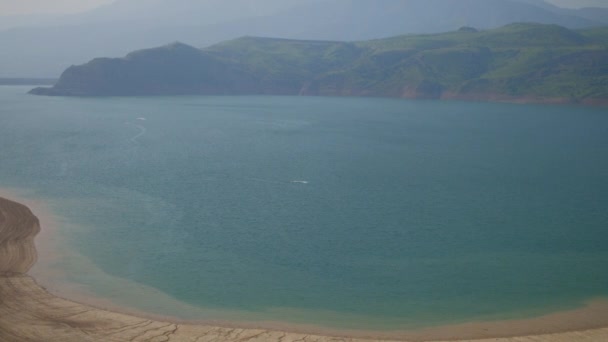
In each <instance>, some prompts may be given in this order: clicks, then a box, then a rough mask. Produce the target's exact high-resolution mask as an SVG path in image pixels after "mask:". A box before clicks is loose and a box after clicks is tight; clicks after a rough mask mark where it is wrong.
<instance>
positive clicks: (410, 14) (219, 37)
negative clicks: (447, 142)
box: [0, 0, 608, 78]
mask: <svg viewBox="0 0 608 342" xmlns="http://www.w3.org/2000/svg"><path fill="white" fill-rule="evenodd" d="M140 2H141V3H142V4H143V3H148V2H145V1H140ZM121 3H122V2H121ZM129 3H130V2H129V1H126V2H124V4H125V5H124V6H126V4H129ZM150 3H153V4H157V5H154V6H152V5H147V6H146V7H142V8H141V10H140V12H141V14H139V15H135V14H137V10H138V8H139V7H137V6H135V5H133V4H132V5H130V6H126V8H123V7H124V6H123V7H121V6H118V4H117V5H116V6H113V7H112V6H107V7H106V8H105V9H104V10H103V11H101V10H98V11H97V12H95V13H89V14H87V15H86V16H85V15H82V16H77V17H70V18H65V19H62V21H59V22H57V23H55V24H53V25H47V26H48V27H38V28H21V29H12V30H10V31H0V45H1V46H3V53H2V54H0V76H1V77H52V78H55V77H57V76H58V75H59V74H60V73H61V71H63V70H64V69H65V68H66V67H68V66H69V65H71V64H80V63H84V62H86V61H88V60H90V59H92V58H94V57H96V56H101V55H104V56H108V57H118V56H122V55H124V54H126V53H128V52H129V51H132V50H134V49H140V48H145V47H147V46H158V45H161V44H163V43H166V42H168V41H175V40H179V41H183V42H185V43H188V44H190V45H193V46H196V47H204V46H210V45H212V44H215V43H218V42H221V41H225V40H229V39H234V38H237V37H240V36H243V35H255V36H274V37H281V38H289V39H313V40H339V41H360V40H367V39H375V38H384V37H390V36H395V35H400V34H406V33H410V34H421V33H439V32H446V31H451V30H456V29H458V28H459V27H461V26H472V27H477V28H479V29H489V28H495V27H500V26H503V25H506V24H509V23H512V22H522V21H526V22H541V23H552V24H559V25H561V26H565V27H568V28H572V29H578V28H584V27H591V26H602V25H608V9H601V10H591V11H586V12H585V11H582V12H579V11H578V10H570V9H560V8H558V7H555V6H551V5H546V6H542V7H541V6H539V5H538V4H534V3H530V1H524V0H459V1H452V0H383V1H381V2H374V1H369V0H314V1H304V0H300V1H298V0H290V1H274V2H273V3H274V4H275V5H273V6H274V7H272V6H270V5H268V8H264V9H263V10H262V9H258V10H250V8H251V3H252V1H247V0H239V4H243V5H242V6H236V5H234V6H232V7H235V8H237V9H240V10H241V11H236V12H235V10H234V9H230V10H229V9H226V8H225V7H230V6H227V5H225V4H223V3H222V2H221V1H219V0H207V1H186V0H184V1H180V4H182V5H180V6H177V5H172V6H169V5H171V4H173V2H171V1H152V2H150ZM167 3H168V4H167ZM190 3H196V4H198V5H196V6H194V7H193V8H190V7H188V6H189V5H188V4H190ZM215 3H219V5H217V6H219V7H214V6H215V5H213V4H215ZM231 3H232V2H231ZM264 3H265V4H266V3H267V2H264ZM537 3H538V2H537ZM222 4H223V5H222ZM212 5H213V6H212ZM142 6H143V5H142ZM205 6H206V7H205ZM271 7H272V8H271ZM582 13H584V15H583V14H582ZM182 14H183V15H182ZM216 17H217V18H216ZM587 17H588V18H587ZM175 18H179V20H178V19H175Z"/></svg>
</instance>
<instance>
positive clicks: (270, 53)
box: [33, 23, 608, 102]
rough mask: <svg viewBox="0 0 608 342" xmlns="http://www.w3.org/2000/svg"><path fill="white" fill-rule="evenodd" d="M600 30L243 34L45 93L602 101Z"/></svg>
mask: <svg viewBox="0 0 608 342" xmlns="http://www.w3.org/2000/svg"><path fill="white" fill-rule="evenodd" d="M607 61H608V28H594V29H586V30H578V31H573V30H569V29H566V28H564V27H560V26H557V25H543V24H532V23H528V24H511V25H508V26H505V27H502V28H499V29H494V30H488V31H476V30H474V29H471V28H463V29H461V30H459V31H456V32H449V33H444V34H434V35H405V36H398V37H392V38H387V39H378V40H371V41H363V42H355V43H345V42H330V41H302V40H287V39H272V38H254V37H244V38H240V39H236V40H232V41H227V42H223V43H220V44H217V45H214V46H212V47H209V48H206V49H202V50H197V49H194V48H192V47H189V46H187V45H184V44H179V43H176V44H171V45H168V46H165V47H161V48H156V49H149V50H142V51H137V52H134V53H131V54H129V55H128V56H127V57H126V58H123V59H95V60H93V61H91V62H89V63H87V64H85V65H82V66H73V67H71V68H69V69H68V70H66V71H65V72H64V74H63V75H62V77H61V79H60V81H59V82H58V83H57V85H56V86H55V87H53V88H52V89H41V88H39V89H36V90H34V91H33V93H36V94H49V95H136V94H142V95H154V94H304V95H338V96H394V97H411V98H463V99H481V100H483V99H486V100H527V101H559V102H584V101H587V102H602V101H607V100H608V63H607Z"/></svg>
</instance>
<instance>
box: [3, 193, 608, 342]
mask: <svg viewBox="0 0 608 342" xmlns="http://www.w3.org/2000/svg"><path fill="white" fill-rule="evenodd" d="M5 194H8V195H9V196H10V197H11V198H17V199H18V200H19V201H20V202H22V203H25V204H26V205H28V206H31V207H32V208H33V209H34V210H35V212H36V213H34V212H32V211H31V210H30V209H29V208H28V207H27V206H25V205H22V204H20V203H16V202H13V201H11V200H7V199H4V198H3V197H0V256H1V257H0V340H3V338H6V339H8V340H17V341H21V340H25V341H27V340H36V338H43V339H44V340H45V341H54V340H57V341H88V340H98V339H100V338H102V339H103V340H109V341H131V340H133V341H135V340H137V341H139V340H141V341H148V340H155V339H158V340H164V341H181V340H194V339H195V338H199V337H201V338H202V339H205V338H209V339H213V338H219V340H222V341H232V340H235V341H236V340H249V339H258V340H264V341H268V340H277V341H279V340H283V341H288V340H292V341H295V340H302V341H306V340H307V339H310V340H314V341H332V340H335V339H336V338H337V337H340V336H350V337H347V338H346V339H347V340H349V341H364V339H365V338H371V339H374V338H375V339H378V338H380V339H395V340H406V341H429V340H445V341H448V340H449V341H456V340H459V339H479V340H481V341H483V340H482V339H483V338H486V339H488V338H490V339H489V340H487V341H501V342H508V341H526V340H528V338H529V340H530V341H532V340H534V341H556V340H558V341H575V340H580V339H581V338H583V337H584V338H586V340H588V341H606V340H608V299H600V300H595V301H591V302H589V304H588V305H587V306H585V307H583V308H579V309H575V310H569V311H564V312H557V313H552V314H549V315H545V316H541V317H536V318H529V319H514V320H503V321H494V322H472V323H464V324H455V325H448V326H443V327H433V328H425V329H419V330H413V331H387V332H382V331H347V330H342V331H339V330H335V329H324V328H322V327H314V326H307V325H298V324H291V323H279V322H259V323H240V322H234V323H232V322H219V321H218V322H214V321H209V322H197V321H188V320H183V321H179V320H175V319H173V318H170V317H164V316H159V315H151V314H146V313H140V312H137V310H125V309H122V308H119V307H117V305H113V304H108V305H104V306H109V307H110V308H111V310H113V311H115V312H110V311H106V310H102V309H98V308H95V306H97V307H99V306H101V305H93V306H88V305H85V304H79V303H77V301H79V299H80V298H73V297H72V299H76V301H72V300H70V299H63V298H61V297H59V296H56V295H53V294H51V292H49V291H47V290H46V289H44V288H43V287H42V286H40V285H38V284H37V283H36V281H35V280H34V278H32V277H30V276H28V275H27V274H26V273H28V272H29V271H30V268H31V266H32V265H34V263H37V264H38V265H41V264H43V263H44V262H46V261H45V260H37V259H39V258H38V257H37V251H36V248H40V246H41V245H42V246H44V245H45V244H44V243H42V244H40V243H35V240H34V237H37V239H38V240H39V241H40V240H41V238H44V239H45V240H47V239H49V237H50V236H52V232H53V230H54V229H53V223H52V222H51V224H50V226H49V227H50V228H49V229H48V230H47V226H46V223H45V222H46V221H47V220H45V218H49V220H50V218H51V216H50V215H52V213H50V211H48V210H46V209H45V208H44V205H43V204H41V205H39V204H40V202H38V201H32V200H29V199H28V200H26V199H22V198H20V197H21V196H19V195H18V194H15V193H14V192H13V191H11V190H8V191H6V190H4V189H0V196H3V195H5ZM38 211H40V212H41V214H43V216H41V217H43V219H42V220H41V221H39V220H38V218H37V216H36V215H37V214H38V213H37V212H38ZM40 222H42V223H43V224H42V228H43V229H42V230H40V226H41V225H40ZM54 224H57V222H54ZM46 242H47V243H48V241H46ZM49 247H51V248H49ZM43 249H52V243H51V245H50V246H48V245H47V246H45V247H43ZM48 252H51V253H52V251H48ZM43 254H44V255H46V256H48V255H49V253H47V252H45V253H43ZM47 261H48V260H47ZM41 271H43V270H41ZM36 272H39V271H36ZM36 272H34V273H36ZM66 297H69V296H66ZM82 301H83V300H82ZM93 301H95V300H93ZM107 302H108V303H111V300H108V301H107ZM97 303H102V301H97ZM128 311H133V314H134V315H132V314H131V313H130V312H128ZM66 325H67V327H69V328H66ZM282 331H290V332H289V333H285V332H282ZM309 332H314V334H315V335H307V333H309ZM543 334H544V335H543ZM163 336H164V337H166V338H165V339H162V338H163ZM521 336H528V337H521ZM513 337H518V338H513Z"/></svg>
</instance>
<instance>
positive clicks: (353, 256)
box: [0, 87, 608, 329]
mask: <svg viewBox="0 0 608 342" xmlns="http://www.w3.org/2000/svg"><path fill="white" fill-rule="evenodd" d="M26 90H27V88H23V87H0V104H1V105H0V186H2V187H17V188H24V189H32V190H34V191H35V194H36V196H37V197H40V198H46V199H48V200H49V201H51V202H52V203H53V206H54V208H55V210H56V211H57V212H58V213H59V214H60V215H61V216H62V217H63V218H64V219H65V221H66V227H68V226H69V227H71V228H69V234H65V236H66V242H65V243H66V244H67V245H68V246H69V247H68V248H69V249H71V250H74V251H77V252H78V253H79V254H80V255H82V257H83V259H85V258H86V259H87V260H89V261H90V262H91V263H92V264H93V265H95V267H96V268H98V269H99V270H100V271H99V272H98V273H96V274H97V275H94V274H93V273H88V272H86V271H85V272H83V271H82V270H81V269H80V270H76V269H75V268H74V269H72V268H71V267H72V266H71V263H69V262H66V263H64V264H61V263H60V264H59V265H58V267H61V268H63V269H64V271H65V274H66V278H68V279H69V281H71V282H75V283H79V284H83V285H85V286H89V287H90V290H91V291H94V292H96V293H98V294H99V295H101V296H107V297H110V299H113V300H115V301H117V302H119V303H123V304H124V305H129V306H133V307H140V308H145V309H146V310H156V313H161V314H162V313H167V314H168V313H171V309H170V308H168V307H162V305H159V306H157V307H156V309H151V308H150V303H152V302H154V300H155V299H154V298H153V296H150V297H149V298H147V299H146V298H145V297H142V298H144V299H141V298H140V299H138V300H134V299H130V297H129V296H126V295H124V294H121V291H120V290H118V291H114V292H112V293H109V292H107V291H106V292H104V289H103V288H101V287H100V286H97V287H95V284H99V283H102V282H101V281H100V279H97V278H96V277H98V278H101V277H106V278H108V279H110V277H115V278H112V279H124V280H128V281H132V282H135V283H138V284H142V285H146V286H148V287H150V288H154V289H157V290H160V291H162V292H163V293H165V294H167V295H168V296H170V297H171V298H173V299H176V300H178V301H183V302H187V303H190V304H193V305H195V306H200V307H202V308H207V309H215V310H220V311H221V310H228V311H232V312H239V313H244V315H245V316H247V315H249V316H250V317H258V318H263V319H270V320H281V321H287V322H303V323H313V324H323V325H327V326H330V327H346V328H355V327H356V328H365V329H394V328H403V327H415V326H421V325H429V324H431V325H432V324H441V323H449V322H459V321H466V320H473V319H492V318H507V317H519V316H526V315H531V314H538V313H543V312H547V311H551V310H557V309H563V308H569V307H573V306H575V305H579V304H581V303H583V302H584V301H586V300H588V299H590V298H594V297H598V296H606V295H608V268H607V267H606V265H607V264H608V248H607V247H606V246H607V245H608V229H607V228H608V210H607V207H608V112H607V111H606V110H605V109H598V108H582V107H554V106H533V105H530V106H524V105H510V104H480V103H459V102H430V101H429V102H424V101H417V102H412V101H405V100H392V99H352V98H299V97H158V98H82V99H79V98H48V97H34V96H29V95H25V94H23V93H24V92H25V91H26ZM66 229H68V228H66ZM146 303H147V304H146ZM172 314H176V315H179V314H178V313H172ZM183 315H184V316H183V317H182V318H192V319H200V318H209V317H194V316H189V315H186V314H183ZM253 319H255V318H253Z"/></svg>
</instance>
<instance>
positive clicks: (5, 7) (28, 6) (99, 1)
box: [0, 0, 608, 15]
mask: <svg viewBox="0 0 608 342" xmlns="http://www.w3.org/2000/svg"><path fill="white" fill-rule="evenodd" d="M113 1H115V0H0V15H13V14H33V13H74V12H81V11H84V10H87V9H91V8H94V7H97V6H99V5H103V4H107V3H110V2H113ZM227 1H228V0H227ZM260 1H263V0H260ZM370 1H376V0H370ZM454 1H458V0H454ZM547 1H548V2H551V3H554V4H557V5H559V6H563V7H573V8H576V7H584V6H604V7H608V0H547Z"/></svg>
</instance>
